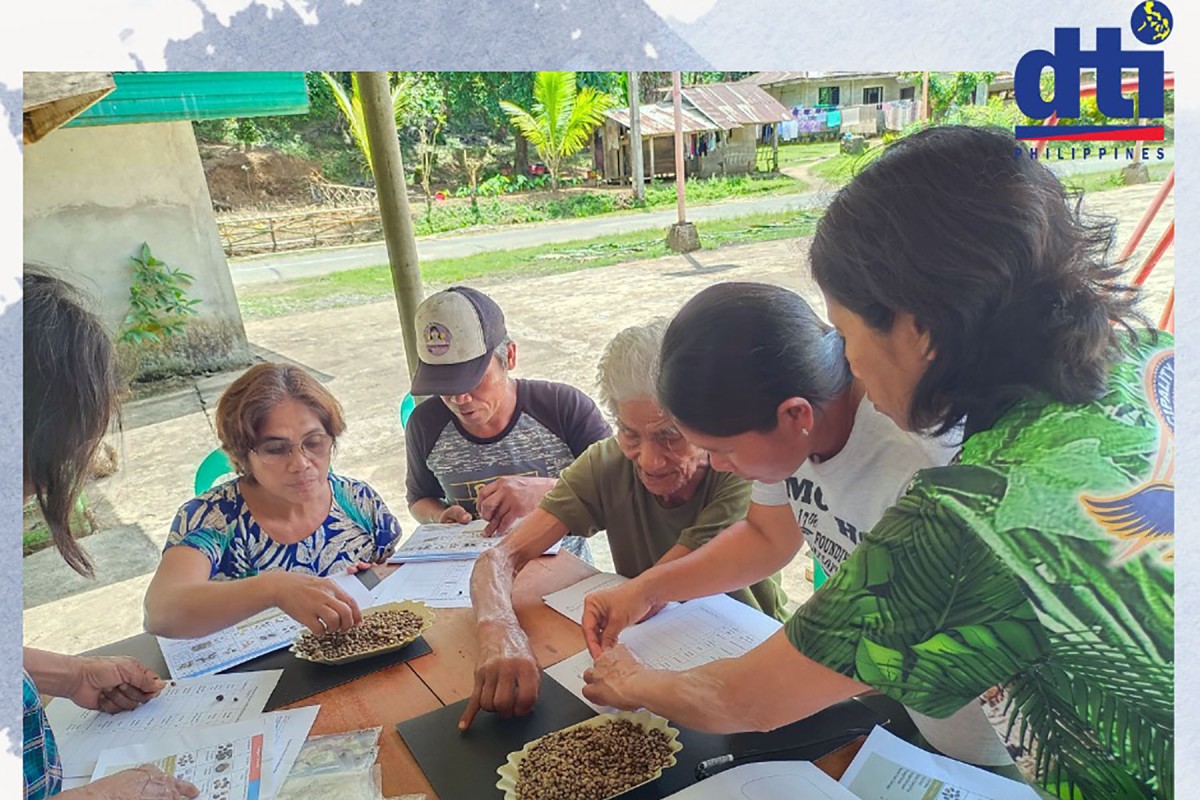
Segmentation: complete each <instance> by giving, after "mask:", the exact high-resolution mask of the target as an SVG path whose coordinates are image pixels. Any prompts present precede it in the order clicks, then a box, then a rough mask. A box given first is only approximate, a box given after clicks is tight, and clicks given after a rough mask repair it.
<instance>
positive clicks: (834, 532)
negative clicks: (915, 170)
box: [583, 283, 1011, 766]
mask: <svg viewBox="0 0 1200 800" xmlns="http://www.w3.org/2000/svg"><path fill="white" fill-rule="evenodd" d="M658 394H659V401H660V403H661V404H662V405H663V407H664V408H666V409H668V410H669V412H670V413H671V415H672V417H673V418H674V419H675V422H676V425H677V427H678V428H679V429H680V430H681V431H682V432H683V434H684V435H685V436H686V437H687V439H688V440H689V441H691V442H692V443H693V444H695V445H697V446H699V447H701V448H703V449H704V450H707V451H708V453H709V456H710V463H711V464H712V466H713V467H714V468H715V469H719V470H724V471H728V472H735V473H737V474H738V475H740V476H742V477H743V478H746V479H748V480H753V481H754V482H755V483H754V488H753V492H752V494H751V505H750V510H749V512H748V513H747V514H746V519H745V520H743V521H741V522H738V523H736V524H734V525H731V526H730V527H729V528H726V529H725V530H724V531H722V532H721V533H720V534H718V535H717V537H716V538H714V539H713V540H712V541H711V542H709V543H708V544H707V545H706V546H705V547H704V548H701V549H698V550H696V551H694V552H693V553H692V554H691V555H688V556H686V557H684V558H681V559H678V560H676V561H673V562H671V563H669V564H662V565H660V566H656V567H654V568H652V569H650V570H647V571H646V572H643V573H642V574H641V575H640V576H638V577H637V578H635V579H633V580H631V581H629V582H628V583H625V584H622V585H621V586H618V587H614V588H612V589H607V590H604V591H600V592H595V593H593V594H590V595H588V597H587V598H586V601H585V608H584V618H583V629H584V637H585V639H586V640H587V643H588V648H589V650H591V652H592V655H593V656H598V655H599V654H600V652H601V651H602V650H604V649H607V648H608V647H610V646H611V645H613V644H615V643H616V641H617V636H618V634H619V633H620V631H621V630H622V629H623V628H625V627H627V626H628V625H630V624H633V623H636V622H638V621H640V620H642V619H644V618H645V617H646V616H648V615H649V614H651V613H652V612H653V611H654V610H656V609H657V608H660V607H661V606H662V605H663V604H665V603H667V602H670V601H673V600H678V601H682V600H690V599H692V598H695V597H704V596H707V595H711V594H717V593H720V592H725V591H729V589H730V587H735V588H736V587H739V586H745V585H747V584H748V583H753V582H754V581H756V580H760V579H762V578H763V577H764V576H767V575H771V574H773V573H775V572H777V571H779V570H780V569H782V568H783V567H784V566H786V565H787V564H788V563H789V562H791V561H792V559H793V558H795V556H796V553H797V552H798V551H799V549H800V547H801V545H802V544H803V543H804V542H805V541H807V542H808V544H809V546H810V547H811V548H812V550H813V553H814V554H815V556H816V558H817V561H818V563H820V565H821V567H822V568H823V569H824V570H825V571H826V572H827V573H829V574H833V573H834V572H836V571H837V569H838V567H839V566H840V565H841V563H842V561H844V560H845V558H846V557H847V556H848V555H849V554H850V553H851V551H853V550H854V548H855V547H856V546H857V544H858V542H859V537H860V535H861V534H864V533H866V532H867V531H869V530H870V529H871V528H872V527H873V526H874V525H875V523H876V522H878V521H879V518H880V517H882V516H883V512H884V511H885V510H886V509H888V508H889V507H891V506H892V505H894V504H895V502H896V500H897V499H898V498H899V497H900V496H901V495H902V494H904V492H905V490H906V489H907V487H908V484H909V482H910V481H911V479H912V477H913V475H914V474H915V473H916V472H917V471H918V470H922V469H926V468H928V467H937V466H942V465H944V464H946V463H947V462H948V461H949V460H950V459H951V458H952V457H953V455H954V450H953V448H951V447H948V446H945V445H944V444H943V443H939V442H936V441H934V442H931V441H930V440H927V439H923V438H921V437H918V436H916V435H914V434H911V433H907V432H905V431H902V430H901V429H900V428H899V427H897V426H896V424H895V423H893V422H892V421H891V420H890V419H889V418H888V417H886V416H884V415H883V414H881V413H880V412H879V411H877V410H876V409H875V407H874V406H873V405H872V404H871V402H870V401H869V400H867V399H866V393H865V392H864V390H863V387H862V385H861V384H860V383H858V382H857V381H856V380H854V377H853V375H851V373H850V368H849V366H848V364H847V362H846V359H845V354H844V352H843V345H842V340H841V337H839V336H838V335H837V332H836V331H835V330H833V329H832V328H831V327H830V326H829V325H826V324H825V323H824V322H822V321H821V319H820V318H819V317H818V316H817V315H816V314H815V313H814V312H813V310H812V309H811V308H810V307H809V306H808V304H807V303H806V302H805V301H804V300H803V299H802V298H801V297H800V296H799V295H797V294H796V293H794V292H791V291H789V290H787V289H783V288H780V287H777V286H770V285H766V284H758V283H724V284H718V285H716V286H712V287H709V288H708V289H705V290H704V291H702V292H700V293H699V294H697V295H696V296H695V297H693V298H692V299H691V300H690V301H689V302H688V303H687V304H685V305H684V307H683V308H682V309H681V310H680V311H679V313H678V314H677V315H676V317H675V319H674V320H672V322H671V325H670V327H669V328H668V329H667V333H666V337H665V338H664V341H663V349H662V353H661V358H660V371H659V378H658ZM913 719H914V722H916V724H917V726H918V727H919V728H920V730H921V733H922V734H923V735H924V736H925V738H926V739H927V740H928V741H929V742H930V743H931V744H932V745H933V746H934V747H936V748H937V749H938V750H940V751H941V752H943V753H945V754H946V755H950V756H952V757H955V758H958V759H961V760H964V761H969V762H973V763H976V764H980V765H983V766H1001V765H1005V764H1007V763H1011V761H1010V759H1009V758H1008V753H1007V751H1006V750H1005V749H1004V747H1003V745H1002V744H1001V743H1000V740H999V738H998V737H997V735H996V734H995V732H994V730H993V729H992V727H991V725H990V724H989V723H988V721H987V718H986V716H985V715H984V713H983V711H982V709H981V708H980V707H978V706H977V705H973V706H967V707H965V708H964V709H963V710H962V711H961V712H959V713H958V714H956V715H954V716H952V717H949V718H948V719H943V720H934V719H932V718H929V717H922V716H921V715H918V714H915V713H913Z"/></svg>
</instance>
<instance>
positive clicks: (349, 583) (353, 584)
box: [329, 572, 372, 609]
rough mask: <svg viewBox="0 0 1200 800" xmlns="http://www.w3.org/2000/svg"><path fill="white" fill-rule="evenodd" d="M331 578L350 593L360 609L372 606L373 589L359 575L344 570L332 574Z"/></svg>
mask: <svg viewBox="0 0 1200 800" xmlns="http://www.w3.org/2000/svg"><path fill="white" fill-rule="evenodd" d="M329 580H331V581H333V582H334V583H336V584H337V585H338V588H340V589H341V590H342V591H344V592H345V593H346V594H348V595H350V597H351V599H352V600H354V602H355V603H356V604H357V605H358V607H359V608H360V609H362V608H370V607H371V604H372V600H371V590H370V589H368V588H367V586H366V584H364V583H363V582H362V581H360V580H359V579H358V575H352V574H350V573H348V572H343V573H340V574H338V575H333V576H330V578H329Z"/></svg>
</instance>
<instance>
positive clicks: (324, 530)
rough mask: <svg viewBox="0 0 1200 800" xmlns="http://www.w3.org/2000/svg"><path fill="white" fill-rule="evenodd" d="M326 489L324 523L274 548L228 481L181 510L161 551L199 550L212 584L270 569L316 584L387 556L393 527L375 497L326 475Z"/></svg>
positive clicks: (396, 528)
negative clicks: (330, 496) (315, 579)
mask: <svg viewBox="0 0 1200 800" xmlns="http://www.w3.org/2000/svg"><path fill="white" fill-rule="evenodd" d="M329 485H330V488H331V489H332V491H333V503H332V505H331V507H330V510H329V516H328V517H326V518H325V521H324V522H323V523H321V526H320V527H318V528H317V529H316V530H315V531H313V533H312V535H310V536H308V537H306V538H305V539H302V540H301V541H299V542H296V543H294V544H280V543H279V542H276V541H275V540H274V539H272V538H271V537H270V536H268V535H267V534H266V532H264V531H263V530H262V528H260V527H259V525H258V522H257V521H256V520H255V519H254V515H253V514H251V513H250V508H249V506H247V505H246V500H245V498H244V497H243V496H242V492H241V479H240V478H236V479H234V480H232V481H229V482H227V483H223V484H221V485H220V486H216V487H214V488H212V489H210V490H209V491H207V492H205V493H204V494H202V495H200V496H199V497H194V498H192V499H191V500H189V501H188V502H186V503H184V504H183V506H182V507H181V508H180V509H179V512H178V513H177V514H176V515H175V520H174V521H173V522H172V523H171V533H170V535H169V536H168V537H167V544H166V547H165V548H164V551H165V550H166V549H169V548H171V547H176V546H178V545H185V546H187V547H192V548H195V549H196V550H199V551H200V552H201V553H203V554H204V555H205V556H206V557H207V558H208V560H209V561H210V562H211V563H212V572H211V573H210V578H212V579H215V580H221V579H233V578H248V577H250V576H252V575H257V574H258V573H260V572H268V571H276V570H283V571H286V572H299V573H301V574H305V575H316V576H319V577H324V576H326V575H336V574H337V573H340V572H344V571H345V570H346V569H348V568H349V567H350V566H352V565H353V564H355V563H357V562H359V561H379V560H380V559H382V558H384V557H386V556H388V555H390V554H391V552H392V550H393V549H394V547H395V545H396V543H397V542H398V541H399V540H400V524H399V523H398V522H397V521H396V518H395V517H393V516H392V513H391V512H390V511H389V510H388V507H387V506H386V505H385V504H384V502H383V499H382V498H381V497H380V496H379V494H378V493H377V492H376V491H375V490H374V489H372V488H371V487H370V486H368V485H367V484H366V483H363V482H362V481H357V480H354V479H353V478H345V477H342V476H340V475H335V474H334V473H332V472H331V473H329Z"/></svg>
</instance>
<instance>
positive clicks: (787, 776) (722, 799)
mask: <svg viewBox="0 0 1200 800" xmlns="http://www.w3.org/2000/svg"><path fill="white" fill-rule="evenodd" d="M731 798H737V800H858V798H856V797H855V796H854V795H853V794H851V793H850V792H849V791H847V790H846V789H845V788H843V787H842V786H840V785H839V784H838V782H837V781H835V780H834V779H833V778H831V777H829V776H828V775H826V774H825V773H824V772H822V771H821V770H820V769H818V768H817V767H816V766H814V765H813V764H812V763H811V762H808V761H764V762H759V763H754V764H743V765H741V766H740V767H733V768H732V769H727V770H725V771H724V772H718V773H717V774H716V775H714V776H712V777H711V778H705V779H704V780H702V781H700V782H698V783H694V784H692V785H691V786H689V787H687V788H686V789H684V790H683V791H681V792H676V793H675V794H673V795H670V796H669V797H668V798H667V800H731Z"/></svg>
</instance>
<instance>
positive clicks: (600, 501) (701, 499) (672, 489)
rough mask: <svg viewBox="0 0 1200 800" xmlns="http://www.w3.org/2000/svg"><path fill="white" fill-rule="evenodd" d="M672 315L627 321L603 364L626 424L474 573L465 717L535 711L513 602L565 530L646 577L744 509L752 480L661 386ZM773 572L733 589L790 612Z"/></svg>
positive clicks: (532, 678) (770, 608) (530, 668)
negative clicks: (689, 429)
mask: <svg viewBox="0 0 1200 800" xmlns="http://www.w3.org/2000/svg"><path fill="white" fill-rule="evenodd" d="M666 326H667V321H666V320H656V321H655V322H652V323H650V324H648V325H639V326H634V327H631V328H626V329H625V330H623V331H621V332H620V333H619V334H617V336H616V337H615V338H614V339H613V340H612V342H610V343H609V345H608V347H606V348H605V350H604V354H603V355H602V356H601V359H600V366H599V369H598V381H597V382H598V385H599V388H600V398H601V401H602V402H603V404H604V406H605V407H606V408H607V409H608V411H609V413H610V414H611V415H612V416H613V417H615V419H616V423H617V435H616V436H614V437H612V438H610V439H603V440H601V441H599V442H596V443H595V444H593V445H592V446H591V447H589V448H588V449H587V450H586V451H585V452H584V453H583V455H582V456H580V457H579V458H578V459H577V460H576V461H575V462H574V463H573V464H571V465H570V466H569V467H567V468H566V469H565V470H563V472H562V473H561V474H560V475H559V478H558V483H557V484H556V485H555V486H554V488H553V489H551V490H550V491H549V493H547V494H546V496H545V497H544V498H542V502H541V504H540V506H539V507H538V508H537V509H535V510H534V511H533V512H532V513H531V514H529V516H527V517H526V518H525V519H524V520H522V521H521V523H520V524H518V525H517V527H516V528H514V529H513V530H512V532H511V533H509V534H508V535H507V536H506V537H505V539H504V541H503V542H502V543H501V544H500V545H499V546H497V547H495V548H493V549H492V550H490V551H489V552H487V553H485V554H484V555H483V556H480V558H479V561H478V562H477V563H476V565H475V570H474V572H473V573H472V576H471V599H472V603H473V605H474V606H475V617H476V626H477V631H476V633H477V636H478V639H479V656H478V662H477V665H476V669H475V691H474V693H473V694H472V696H471V700H470V702H469V703H468V704H467V709H466V711H465V713H464V714H463V716H462V719H461V720H460V721H459V727H460V728H462V729H464V730H465V729H466V728H467V727H469V726H470V724H471V721H472V720H473V719H474V718H475V715H476V713H477V712H478V711H479V709H481V708H482V709H483V710H485V711H495V712H497V713H499V714H501V715H502V716H513V715H517V716H520V715H523V714H528V713H529V712H530V711H532V710H533V705H534V703H535V702H536V701H537V695H538V689H539V687H540V681H541V673H540V671H539V669H538V664H537V660H536V659H535V658H534V655H533V651H532V650H531V649H530V647H529V640H528V639H527V638H526V636H525V632H524V631H523V630H521V625H520V623H519V622H518V621H517V617H516V614H515V613H514V612H513V608H512V584H513V579H514V578H515V577H516V575H517V573H518V572H520V571H521V569H522V568H523V567H524V566H525V564H527V563H528V562H529V561H530V560H531V559H533V558H536V557H537V556H538V555H540V554H541V553H543V552H544V551H545V550H546V549H547V548H548V547H550V546H551V545H553V544H554V543H555V542H557V541H558V540H559V539H560V538H562V537H563V536H564V535H565V534H568V533H570V534H574V535H576V536H591V535H593V534H595V533H597V532H598V531H600V530H604V531H606V533H607V535H608V542H609V546H610V548H611V550H612V555H613V562H614V565H615V566H616V570H617V572H619V573H620V574H622V575H624V576H625V577H627V578H632V577H635V576H637V575H639V574H641V573H642V572H644V571H645V570H647V569H649V568H650V567H652V566H654V565H655V564H661V563H664V562H666V561H671V560H674V559H676V558H681V557H683V556H685V555H687V554H688V553H690V552H691V551H693V550H695V549H696V548H698V547H701V546H703V545H704V543H705V542H707V541H709V540H710V539H712V538H713V537H714V536H716V535H717V534H718V533H719V532H720V531H722V530H723V529H725V528H727V527H728V526H730V525H732V524H733V523H735V522H737V521H738V520H740V519H743V518H744V517H745V515H746V509H747V508H748V506H749V503H750V484H749V483H748V482H746V481H744V480H743V479H741V478H739V477H737V476H736V475H734V474H732V473H727V472H718V471H716V470H714V469H712V468H711V467H710V466H709V464H708V455H707V454H706V453H705V452H704V451H703V450H700V449H699V448H697V447H694V446H693V445H692V444H690V443H689V442H688V441H687V440H686V439H684V437H683V435H682V434H680V432H679V431H678V430H677V429H676V428H675V426H674V424H673V423H672V422H671V419H670V418H669V417H668V416H667V415H666V412H664V411H663V410H662V408H661V407H659V405H658V402H657V401H656V400H655V397H654V365H655V362H656V360H657V358H658V351H659V349H660V347H661V345H662V337H663V333H664V332H665V331H666ZM779 584H780V580H779V576H778V575H776V576H773V577H771V578H767V579H765V580H763V581H760V582H758V583H756V584H754V585H752V586H749V587H746V588H744V589H741V590H739V591H736V592H731V593H730V595H731V596H732V597H734V598H735V599H738V600H741V601H742V602H744V603H746V604H748V605H750V606H753V607H755V608H758V609H761V610H762V611H763V612H765V613H767V614H770V615H771V616H773V617H775V618H776V619H780V620H782V619H783V616H784V605H785V603H786V602H787V597H786V595H784V593H783V590H782V589H781V588H780V585H779Z"/></svg>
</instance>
